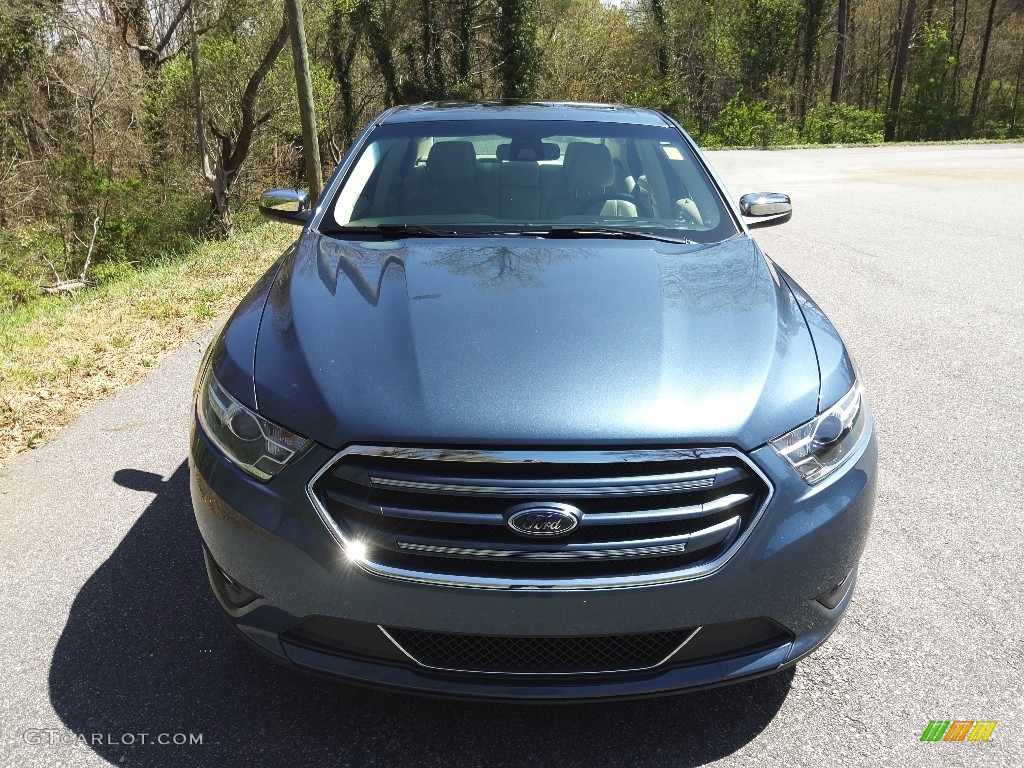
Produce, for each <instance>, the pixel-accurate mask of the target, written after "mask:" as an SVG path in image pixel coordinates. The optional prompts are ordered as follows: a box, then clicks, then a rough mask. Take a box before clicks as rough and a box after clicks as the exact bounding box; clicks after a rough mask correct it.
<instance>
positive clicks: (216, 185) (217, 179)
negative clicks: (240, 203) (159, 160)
mask: <svg viewBox="0 0 1024 768" xmlns="http://www.w3.org/2000/svg"><path fill="white" fill-rule="evenodd" d="M198 38H199V36H198V34H197V33H196V18H195V11H194V10H193V11H192V12H190V13H189V44H190V54H191V58H192V97H193V99H194V101H195V109H196V137H197V138H198V140H199V168H200V171H201V172H202V174H203V178H204V179H206V182H207V183H208V184H209V185H210V187H211V188H212V190H213V192H212V195H213V200H212V202H213V209H214V212H215V213H216V214H217V215H218V216H219V217H220V225H221V229H222V230H223V231H224V234H225V236H227V237H230V236H231V233H232V230H233V225H232V222H231V209H230V208H229V207H228V196H227V190H226V188H225V184H224V175H223V173H221V172H220V169H219V168H218V170H217V171H214V169H213V165H212V163H211V161H210V147H209V143H208V142H207V138H206V102H205V101H204V99H203V86H202V81H201V79H200V69H199V39H198Z"/></svg>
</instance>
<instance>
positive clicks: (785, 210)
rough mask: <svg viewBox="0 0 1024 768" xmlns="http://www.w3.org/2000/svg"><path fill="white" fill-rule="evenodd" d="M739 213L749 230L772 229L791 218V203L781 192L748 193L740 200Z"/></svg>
mask: <svg viewBox="0 0 1024 768" xmlns="http://www.w3.org/2000/svg"><path fill="white" fill-rule="evenodd" d="M740 213H741V214H743V218H744V219H746V221H747V226H748V227H749V228H750V229H756V228H758V227H773V226H775V225H776V224H785V223H786V222H787V221H789V220H790V219H791V218H793V202H792V201H791V200H790V199H789V195H784V194H782V193H781V192H750V193H748V194H746V195H744V196H743V197H741V198H740Z"/></svg>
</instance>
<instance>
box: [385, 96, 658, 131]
mask: <svg viewBox="0 0 1024 768" xmlns="http://www.w3.org/2000/svg"><path fill="white" fill-rule="evenodd" d="M434 120H570V121H572V120H577V121H581V122H601V123H630V124H633V125H660V126H666V125H670V123H669V121H668V120H667V119H666V118H665V116H664V115H662V114H661V113H659V112H655V111H654V110H652V109H643V108H641V107H630V106H626V105H624V104H596V103H590V102H578V101H507V100H506V101H429V102H425V103H423V104H407V105H403V106H399V107H395V108H394V109H392V110H391V111H390V112H388V113H387V114H385V116H384V117H383V119H382V120H381V123H382V124H389V123H416V122H425V121H434Z"/></svg>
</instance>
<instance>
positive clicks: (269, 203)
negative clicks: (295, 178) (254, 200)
mask: <svg viewBox="0 0 1024 768" xmlns="http://www.w3.org/2000/svg"><path fill="white" fill-rule="evenodd" d="M311 210H312V209H311V207H310V204H309V193H308V192H306V191H305V190H302V189H271V190H269V191H267V192H264V193H263V195H262V196H261V197H260V213H262V214H263V215H264V216H266V217H267V218H268V219H271V220H272V221H283V222H284V223H285V224H299V225H302V224H305V223H306V221H307V220H308V219H309V214H310V212H311Z"/></svg>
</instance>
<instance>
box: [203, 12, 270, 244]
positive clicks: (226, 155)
mask: <svg viewBox="0 0 1024 768" xmlns="http://www.w3.org/2000/svg"><path fill="white" fill-rule="evenodd" d="M189 19H190V21H189V23H190V24H191V29H190V36H191V41H190V42H191V57H192V91H193V96H194V98H195V102H196V131H197V134H198V139H199V161H200V166H201V169H202V173H203V178H205V179H206V181H207V183H209V185H210V187H211V188H212V197H213V200H212V202H213V209H214V213H215V214H216V215H217V216H219V218H220V225H221V229H223V230H224V234H225V236H227V237H230V236H231V235H232V234H233V232H234V223H233V222H232V220H231V206H230V198H231V187H232V186H233V185H234V183H235V180H236V179H237V178H238V172H239V171H240V170H241V168H242V164H243V163H244V162H245V159H246V158H247V157H248V156H249V149H250V148H251V147H252V139H253V135H254V134H255V132H256V129H257V128H258V127H259V126H261V125H262V124H263V123H265V122H266V121H267V120H269V119H270V118H271V117H272V116H273V114H274V113H273V110H271V111H269V112H266V113H264V114H262V115H257V114H256V97H257V96H258V95H259V90H260V86H261V85H262V84H263V81H264V80H265V79H266V77H267V75H268V74H270V70H271V68H272V67H273V66H274V62H275V61H277V57H278V56H280V55H281V51H282V50H284V46H285V44H286V43H287V42H288V20H287V18H285V19H283V20H282V22H281V28H280V29H279V30H278V32H277V37H275V38H274V40H273V42H271V44H270V48H269V49H268V50H267V52H266V53H265V54H264V55H263V59H262V60H261V61H260V63H259V66H258V67H256V71H255V72H253V73H252V76H251V77H250V78H249V82H248V83H246V86H245V91H244V93H243V94H242V99H241V101H240V103H239V105H238V107H239V111H240V112H241V115H242V121H241V124H240V126H239V128H238V131H237V132H233V133H229V132H228V130H226V129H222V128H220V127H218V126H217V123H216V122H215V121H214V120H213V119H208V118H207V117H206V105H205V103H204V101H203V89H202V82H201V79H200V69H199V40H198V34H197V32H196V24H195V16H194V14H189ZM207 126H209V128H210V130H211V131H212V132H213V133H214V135H215V136H216V137H217V138H218V139H219V140H220V152H219V153H218V157H217V158H216V162H214V160H212V159H211V154H210V148H209V143H208V141H207V137H206V127H207Z"/></svg>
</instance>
